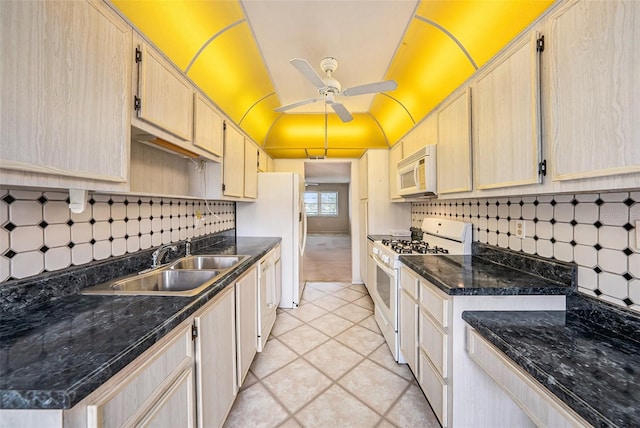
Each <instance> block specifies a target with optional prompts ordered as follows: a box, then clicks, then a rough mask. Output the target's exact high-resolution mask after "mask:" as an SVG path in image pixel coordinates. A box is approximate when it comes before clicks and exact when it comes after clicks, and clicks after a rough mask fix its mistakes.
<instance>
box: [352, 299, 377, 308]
mask: <svg viewBox="0 0 640 428" xmlns="http://www.w3.org/2000/svg"><path fill="white" fill-rule="evenodd" d="M353 303H354V304H356V305H358V306H362V307H363V308H365V309H369V310H370V311H373V300H371V297H369V296H362V297H360V298H359V299H358V300H355V301H354V302H353Z"/></svg>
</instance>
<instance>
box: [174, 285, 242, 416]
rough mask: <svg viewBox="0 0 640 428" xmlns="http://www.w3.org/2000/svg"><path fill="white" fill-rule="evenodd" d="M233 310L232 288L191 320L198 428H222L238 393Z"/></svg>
mask: <svg viewBox="0 0 640 428" xmlns="http://www.w3.org/2000/svg"><path fill="white" fill-rule="evenodd" d="M235 311H236V304H235V293H234V287H228V288H227V289H226V290H225V291H223V292H221V293H220V294H218V295H217V296H215V297H214V298H213V300H212V301H211V302H209V303H207V304H206V305H205V306H204V307H203V308H202V309H200V310H199V311H198V313H197V314H196V316H195V319H194V324H195V326H196V327H197V329H198V337H197V338H196V344H195V349H196V362H197V364H196V370H197V379H198V383H197V392H198V394H197V396H198V405H197V409H198V427H199V428H202V427H220V426H222V424H223V423H224V421H225V419H226V417H227V415H228V414H229V410H231V406H232V405H233V401H234V400H235V397H236V394H237V393H238V386H237V383H238V382H237V373H236V321H235ZM166 426H179V425H170V424H166Z"/></svg>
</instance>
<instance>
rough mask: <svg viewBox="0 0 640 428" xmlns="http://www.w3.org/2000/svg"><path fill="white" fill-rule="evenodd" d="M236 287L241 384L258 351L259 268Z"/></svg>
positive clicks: (239, 378) (239, 377)
mask: <svg viewBox="0 0 640 428" xmlns="http://www.w3.org/2000/svg"><path fill="white" fill-rule="evenodd" d="M235 289H236V343H237V345H236V346H237V371H238V375H237V381H238V382H237V384H238V386H241V385H242V382H243V381H244V378H245V376H246V375H247V372H248V371H249V367H250V366H251V362H252V361H253V357H254V356H255V355H256V352H257V351H258V268H257V267H255V266H254V267H252V268H251V269H250V270H249V271H248V272H247V273H245V274H244V275H243V276H242V278H240V279H239V280H238V281H237V282H236V285H235Z"/></svg>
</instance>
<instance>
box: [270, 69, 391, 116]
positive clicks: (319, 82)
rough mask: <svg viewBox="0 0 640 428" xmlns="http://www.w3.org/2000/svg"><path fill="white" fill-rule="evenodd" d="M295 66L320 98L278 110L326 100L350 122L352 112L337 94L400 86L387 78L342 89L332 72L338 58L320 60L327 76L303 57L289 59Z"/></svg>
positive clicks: (356, 93)
mask: <svg viewBox="0 0 640 428" xmlns="http://www.w3.org/2000/svg"><path fill="white" fill-rule="evenodd" d="M289 62H290V63H291V64H292V65H293V66H294V67H295V68H297V69H298V71H300V72H301V73H302V74H303V75H304V77H306V78H307V80H309V81H310V82H311V83H312V84H313V86H315V87H316V89H317V90H318V93H319V94H320V97H319V98H308V99H306V100H302V101H298V102H295V103H292V104H287V105H285V106H281V107H278V108H277V109H275V111H277V112H283V111H287V110H290V109H292V108H295V107H299V106H303V105H305V104H311V103H314V102H316V101H321V100H324V102H325V104H328V105H330V106H331V108H332V109H333V111H335V112H336V114H337V115H338V117H340V120H342V121H343V122H349V121H350V120H351V119H353V116H351V113H349V111H348V110H347V109H346V108H345V106H344V105H342V104H340V103H339V102H337V101H336V99H335V96H336V95H343V96H347V97H349V96H354V95H363V94H375V93H378V92H386V91H393V90H394V89H396V88H397V87H398V84H397V83H396V81H395V80H385V81H383V82H375V83H367V84H365V85H359V86H354V87H352V88H347V89H344V90H343V89H342V86H341V85H340V82H338V81H337V80H336V79H334V78H333V77H332V74H333V72H334V71H336V69H337V68H338V60H337V59H335V58H332V57H327V58H323V59H322V61H320V68H321V69H322V71H323V72H324V73H325V74H326V77H325V78H322V77H320V75H319V74H318V73H316V71H315V70H314V69H313V67H311V65H310V64H309V62H308V61H307V60H305V59H301V58H293V59H292V60H290V61H289Z"/></svg>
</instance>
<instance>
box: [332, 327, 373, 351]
mask: <svg viewBox="0 0 640 428" xmlns="http://www.w3.org/2000/svg"><path fill="white" fill-rule="evenodd" d="M335 338H336V340H338V341H339V342H341V343H342V344H343V345H345V346H347V347H349V348H351V349H353V350H354V351H356V352H359V353H361V354H362V355H369V354H370V353H371V352H373V351H374V350H376V348H378V346H380V344H381V343H383V342H384V337H382V335H379V334H376V333H374V332H372V331H371V330H369V329H366V328H364V327H361V326H359V325H354V326H353V327H351V328H350V329H348V330H346V331H345V332H344V333H341V334H339V335H337V336H336V337H335Z"/></svg>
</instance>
